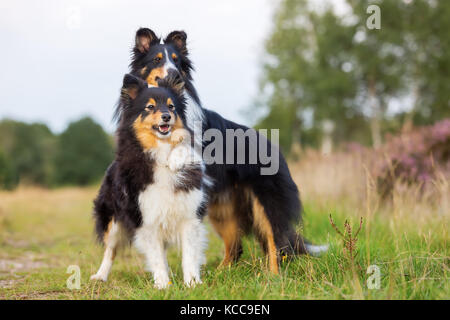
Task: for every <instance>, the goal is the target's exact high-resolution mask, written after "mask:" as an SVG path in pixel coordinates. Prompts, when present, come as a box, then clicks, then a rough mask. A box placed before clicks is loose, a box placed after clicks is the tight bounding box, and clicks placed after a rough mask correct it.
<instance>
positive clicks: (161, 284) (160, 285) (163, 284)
mask: <svg viewBox="0 0 450 320" xmlns="http://www.w3.org/2000/svg"><path fill="white" fill-rule="evenodd" d="M171 284H172V282H170V281H168V280H163V279H155V284H154V287H155V288H156V289H159V290H162V289H167V288H168V287H169V286H170V285H171Z"/></svg>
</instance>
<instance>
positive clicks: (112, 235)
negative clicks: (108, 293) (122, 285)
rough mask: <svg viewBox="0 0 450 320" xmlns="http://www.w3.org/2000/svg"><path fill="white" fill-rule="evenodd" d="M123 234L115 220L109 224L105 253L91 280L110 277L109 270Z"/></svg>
mask: <svg viewBox="0 0 450 320" xmlns="http://www.w3.org/2000/svg"><path fill="white" fill-rule="evenodd" d="M120 236H121V230H120V226H119V224H118V223H117V222H115V221H114V220H111V222H110V223H109V224H108V229H107V230H106V231H105V233H104V235H103V243H104V245H105V253H104V254H103V260H102V264H101V265H100V268H99V269H98V271H97V273H96V274H94V275H92V276H91V280H102V281H106V280H107V279H108V275H109V272H110V271H111V267H112V264H113V261H114V258H115V256H116V250H117V246H118V245H119V241H120Z"/></svg>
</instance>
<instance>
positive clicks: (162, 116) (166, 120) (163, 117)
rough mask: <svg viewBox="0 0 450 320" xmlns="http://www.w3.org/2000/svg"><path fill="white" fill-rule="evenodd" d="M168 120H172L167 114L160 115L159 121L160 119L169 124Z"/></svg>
mask: <svg viewBox="0 0 450 320" xmlns="http://www.w3.org/2000/svg"><path fill="white" fill-rule="evenodd" d="M170 118H172V117H171V115H170V114H169V113H163V114H162V115H161V119H162V120H163V121H164V122H169V121H170Z"/></svg>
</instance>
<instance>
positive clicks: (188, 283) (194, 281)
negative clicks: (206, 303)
mask: <svg viewBox="0 0 450 320" xmlns="http://www.w3.org/2000/svg"><path fill="white" fill-rule="evenodd" d="M202 283H203V282H202V280H200V279H196V278H192V279H189V280H184V284H185V285H186V287H188V288H193V287H195V286H196V285H198V284H202Z"/></svg>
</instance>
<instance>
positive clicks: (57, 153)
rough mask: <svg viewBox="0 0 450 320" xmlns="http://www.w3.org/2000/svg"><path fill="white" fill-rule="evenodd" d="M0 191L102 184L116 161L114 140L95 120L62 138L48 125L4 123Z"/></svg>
mask: <svg viewBox="0 0 450 320" xmlns="http://www.w3.org/2000/svg"><path fill="white" fill-rule="evenodd" d="M0 137H1V139H0V189H13V188H14V187H16V186H17V185H18V184H19V182H20V183H25V184H32V185H41V186H46V187H58V186H63V185H87V184H90V183H93V182H98V181H99V179H100V178H101V177H102V176H103V174H104V172H105V169H106V168H107V166H108V165H109V163H110V162H111V161H112V159H113V155H114V151H113V150H114V149H113V139H112V137H111V136H109V135H108V134H107V133H106V132H105V131H104V130H103V128H102V127H101V126H100V125H99V124H97V123H96V122H94V121H93V120H92V119H91V118H87V117H86V118H82V119H80V120H78V121H75V122H72V123H70V124H69V126H68V127H67V129H66V130H65V131H64V132H62V133H61V134H59V135H55V134H53V133H52V132H51V131H50V129H49V128H48V127H47V126H46V125H45V124H36V123H34V124H27V123H23V122H19V121H13V120H8V119H7V120H3V121H0Z"/></svg>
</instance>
